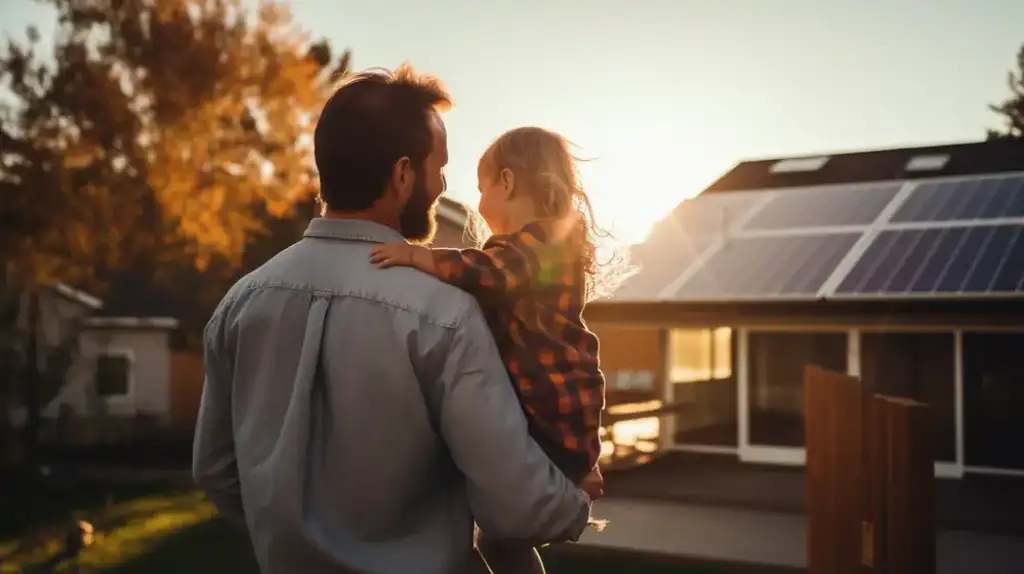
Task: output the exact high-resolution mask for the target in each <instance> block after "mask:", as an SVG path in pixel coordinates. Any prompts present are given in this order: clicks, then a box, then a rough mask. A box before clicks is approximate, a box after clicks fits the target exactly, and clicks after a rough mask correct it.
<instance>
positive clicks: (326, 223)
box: [302, 217, 406, 243]
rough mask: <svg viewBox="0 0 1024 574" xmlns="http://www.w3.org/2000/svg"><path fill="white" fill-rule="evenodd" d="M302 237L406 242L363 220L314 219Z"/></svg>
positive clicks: (398, 234)
mask: <svg viewBox="0 0 1024 574" xmlns="http://www.w3.org/2000/svg"><path fill="white" fill-rule="evenodd" d="M302 236H303V237H316V238H320V239H340V240H342V241H367V242H370V243H394V242H396V241H406V239H405V238H404V237H402V235H401V234H400V233H398V232H397V231H395V230H394V229H391V228H390V227H387V226H386V225H381V224H379V223H376V222H373V221H367V220H365V219H342V218H335V217H316V218H314V219H313V220H312V221H310V222H309V227H307V228H306V231H305V233H303V234H302Z"/></svg>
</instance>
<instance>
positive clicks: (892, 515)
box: [873, 397, 936, 574]
mask: <svg viewBox="0 0 1024 574" xmlns="http://www.w3.org/2000/svg"><path fill="white" fill-rule="evenodd" d="M874 405H875V406H874V407H873V408H879V409H880V410H884V411H885V414H884V418H885V423H884V424H885V425H886V431H887V434H888V440H887V441H886V445H885V446H886V465H885V468H877V469H876V472H878V473H879V474H883V473H884V475H885V482H886V500H885V519H884V523H885V532H884V536H885V540H884V542H881V543H882V544H884V546H885V549H886V550H885V562H884V563H883V564H882V568H880V569H879V570H878V571H880V572H888V573H892V574H896V573H899V572H915V573H920V574H934V573H935V568H936V562H935V551H936V544H935V502H934V491H935V466H934V457H933V454H934V453H933V445H932V433H931V419H930V415H929V412H928V406H927V405H924V404H922V403H917V402H914V401H911V400H907V399H896V398H889V397H877V398H876V400H875V402H874ZM879 542H880V541H879V538H878V537H876V544H878V543H879Z"/></svg>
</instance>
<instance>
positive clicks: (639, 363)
mask: <svg viewBox="0 0 1024 574" xmlns="http://www.w3.org/2000/svg"><path fill="white" fill-rule="evenodd" d="M587 326H588V327H590V329H591V330H592V331H593V332H594V333H595V334H596V335H597V336H598V338H599V339H600V341H601V347H600V348H601V370H602V371H603V372H604V375H605V378H606V379H607V387H606V390H605V399H606V402H607V404H608V405H616V404H623V403H633V402H643V401H650V400H660V399H661V398H662V397H663V396H664V392H663V390H664V388H665V387H664V385H665V360H664V356H665V355H664V349H663V345H664V343H663V336H662V332H663V330H662V329H660V328H657V327H630V326H621V325H616V324H615V323H606V322H592V321H591V322H588V323H587ZM637 373H650V384H649V385H648V384H646V383H647V381H646V380H644V377H642V376H641V377H638V376H637V375H636V374H637Z"/></svg>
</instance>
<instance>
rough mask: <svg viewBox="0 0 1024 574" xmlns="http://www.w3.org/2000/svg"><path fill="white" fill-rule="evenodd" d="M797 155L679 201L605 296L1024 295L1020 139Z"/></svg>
mask: <svg viewBox="0 0 1024 574" xmlns="http://www.w3.org/2000/svg"><path fill="white" fill-rule="evenodd" d="M1012 151H1016V152H1017V153H1018V154H1019V155H1018V156H1015V157H1010V156H1011V153H1010V152H1012ZM808 158H812V159H806V158H804V159H801V160H800V161H797V162H795V163H796V164H797V167H809V168H810V169H809V171H799V172H798V171H789V172H785V173H779V172H778V168H775V170H774V171H775V173H773V168H772V166H773V165H775V164H776V163H777V162H779V161H784V160H762V161H757V162H746V163H743V164H740V166H738V167H737V168H736V169H734V170H733V171H732V172H730V174H731V175H730V174H726V176H724V177H723V178H722V179H721V180H719V181H718V182H716V184H715V185H716V186H717V187H716V188H715V189H713V190H709V192H705V193H702V194H701V195H699V196H697V197H696V198H693V199H690V200H687V201H684V202H682V203H681V204H680V205H679V206H677V207H676V208H675V209H674V210H673V211H672V213H670V214H669V216H668V217H666V218H665V219H664V220H662V221H661V222H659V223H658V224H657V225H656V226H655V228H654V229H653V230H652V232H651V235H650V236H649V237H648V239H647V240H646V241H645V242H644V243H643V244H641V245H639V246H637V247H636V248H635V250H634V252H633V255H634V260H635V263H637V264H638V265H639V267H640V270H639V272H638V273H637V274H636V275H634V276H633V277H631V278H630V279H629V280H627V281H626V282H625V284H624V285H623V286H622V288H621V289H620V290H619V291H618V292H617V293H616V294H615V295H614V297H612V299H611V301H612V302H616V301H618V302H664V301H676V302H686V303H708V302H764V301H823V300H830V301H838V300H846V301H854V300H855V301H890V302H891V301H894V300H903V301H906V300H911V299H913V300H934V301H939V300H954V299H955V300H1007V299H1013V300H1024V144H1021V143H1019V142H984V143H980V144H962V145H958V146H929V147H924V148H912V149H910V148H908V149H904V150H888V151H875V152H862V153H850V154H839V155H832V156H828V155H821V156H808ZM915 158H916V159H915ZM833 162H834V163H833ZM910 162H914V163H916V164H917V166H916V167H917V168H921V167H923V168H926V169H923V170H920V171H915V170H914V169H910V170H908V169H907V164H908V163H910ZM792 164H793V162H790V164H789V165H788V167H792ZM800 164H803V165H800ZM829 165H832V167H831V168H829ZM894 165H898V166H902V168H901V171H892V170H889V171H886V170H885V169H882V168H884V167H885V166H889V167H892V166H894ZM856 166H861V167H862V168H863V170H864V171H863V174H858V173H855V172H854V168H855V167H856ZM880 166H881V167H880ZM911 167H914V166H913V165H912V166H911ZM982 167H987V168H991V171H988V172H985V171H981V168H982ZM755 168H756V169H755ZM872 170H874V171H872ZM783 171H784V170H783ZM741 176H742V177H741ZM797 180H802V182H801V184H799V185H798V184H797V183H795V182H796V181H797ZM752 185H761V186H762V187H756V188H751V187H749V186H752ZM726 192H727V193H726Z"/></svg>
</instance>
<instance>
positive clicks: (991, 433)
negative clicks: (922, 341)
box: [963, 333, 1024, 470]
mask: <svg viewBox="0 0 1024 574" xmlns="http://www.w3.org/2000/svg"><path fill="white" fill-rule="evenodd" d="M1022 350H1024V333H964V336H963V358H964V364H963V371H964V381H963V382H964V405H963V406H964V462H965V463H966V464H968V465H970V466H976V467H984V468H1000V469H1011V470H1024V448H1021V446H1020V445H1021V444H1022V443H1024V424H1022V423H1021V420H1022V414H1021V413H1022V412H1024V362H1022V361H1021V358H1020V357H1021V353H1022Z"/></svg>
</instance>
